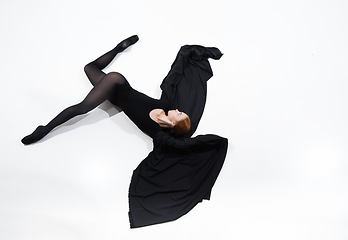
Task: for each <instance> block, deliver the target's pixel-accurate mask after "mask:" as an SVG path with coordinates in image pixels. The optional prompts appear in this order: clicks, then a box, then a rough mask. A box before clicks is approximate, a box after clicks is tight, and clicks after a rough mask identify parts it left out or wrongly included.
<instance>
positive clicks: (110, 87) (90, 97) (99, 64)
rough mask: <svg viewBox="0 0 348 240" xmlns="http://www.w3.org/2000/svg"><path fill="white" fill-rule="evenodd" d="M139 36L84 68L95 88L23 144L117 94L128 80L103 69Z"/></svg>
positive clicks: (34, 140)
mask: <svg viewBox="0 0 348 240" xmlns="http://www.w3.org/2000/svg"><path fill="white" fill-rule="evenodd" d="M138 39H139V38H138V36H136V35H135V36H132V37H130V38H127V39H125V40H123V41H122V42H120V43H119V44H118V45H117V46H116V47H115V48H114V49H112V50H111V51H109V52H107V53H105V54H104V55H102V56H101V57H99V58H97V59H96V60H94V61H93V62H91V63H89V64H87V65H86V66H85V68H84V70H85V73H86V75H87V77H88V79H89V80H90V82H91V83H92V85H93V86H94V87H93V88H92V90H91V91H90V92H89V93H88V94H87V96H86V97H85V99H84V100H83V101H82V102H80V103H78V104H76V105H73V106H70V107H68V108H66V109H64V110H63V111H62V112H61V113H59V114H58V115H57V116H56V117H55V118H54V119H52V120H51V121H50V122H49V123H48V124H47V125H46V126H38V127H37V128H36V130H35V131H34V132H33V133H32V134H30V135H28V136H26V137H24V138H23V139H22V143H23V144H31V143H34V142H37V141H39V140H40V139H42V138H43V137H44V136H46V135H47V134H48V133H49V132H50V131H51V130H52V129H54V128H55V127H57V126H59V125H61V124H62V123H64V122H66V121H68V120H69V119H71V118H73V117H75V116H78V115H81V114H85V113H87V112H89V111H91V110H92V109H94V108H96V107H97V106H99V105H100V104H101V103H103V102H104V101H105V100H107V99H109V98H110V97H111V96H112V95H113V94H115V93H116V89H117V88H118V87H119V86H120V85H122V84H125V83H126V79H125V78H124V77H123V76H122V75H121V74H120V73H116V72H111V73H108V74H105V73H104V72H103V71H102V69H103V68H105V67H106V66H107V65H108V64H109V63H110V62H111V61H112V60H113V59H114V57H115V56H116V55H117V54H118V53H120V52H122V51H123V50H125V49H126V48H127V47H129V46H130V45H132V44H134V43H136V42H137V41H138Z"/></svg>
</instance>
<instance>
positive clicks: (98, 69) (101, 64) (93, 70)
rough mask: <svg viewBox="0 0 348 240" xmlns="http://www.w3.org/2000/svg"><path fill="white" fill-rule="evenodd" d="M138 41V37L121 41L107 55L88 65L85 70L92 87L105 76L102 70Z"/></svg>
mask: <svg viewBox="0 0 348 240" xmlns="http://www.w3.org/2000/svg"><path fill="white" fill-rule="evenodd" d="M138 40H139V37H138V36H137V35H134V36H131V37H129V38H127V39H125V40H123V41H121V42H120V43H119V44H118V45H117V46H116V47H115V48H114V49H112V50H111V51H109V52H107V53H105V54H104V55H102V56H101V57H99V58H97V59H96V60H94V61H93V62H90V63H88V64H87V65H86V66H85V68H84V70H85V73H86V75H87V77H88V79H89V81H90V82H91V83H92V85H93V86H95V85H96V84H97V83H98V82H99V81H100V80H101V79H102V78H103V77H104V76H105V73H104V72H103V71H102V70H103V69H104V68H105V67H106V66H107V65H108V64H109V63H110V62H111V61H112V60H113V59H114V58H115V56H116V55H117V54H118V53H120V52H123V51H124V50H125V49H126V48H128V47H129V46H131V45H133V44H134V43H136V42H137V41H138Z"/></svg>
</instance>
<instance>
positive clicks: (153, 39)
mask: <svg viewBox="0 0 348 240" xmlns="http://www.w3.org/2000/svg"><path fill="white" fill-rule="evenodd" d="M347 10H348V3H347V2H345V1H342V0H340V1H339V0H323V1H314V0H313V1H310V0H301V1H299V0H295V1H275V0H273V1H272V0H263V1H252V0H246V1H228V0H216V1H198V0H194V1H191V0H185V1H183V0H177V1H159V0H147V1H140V0H137V1H136V0H134V1H118V0H101V1H88V0H87V1H86V0H85V1H82V0H59V1H57V0H53V1H43V0H33V1H24V0H14V1H2V2H1V3H0V30H1V38H0V61H1V62H0V63H1V71H0V81H1V88H0V97H1V102H2V107H1V108H2V109H1V110H2V111H1V112H2V113H1V126H0V133H1V136H2V137H1V140H0V141H1V142H0V146H1V153H0V239H2V240H23V239H25V240H47V239H50V240H55V239H64V240H69V239H72V240H80V239H83V240H90V239H151V240H156V239H181V240H186V239H190V240H191V239H236V240H249V239H252V240H256V239H257V240H260V239H267V240H273V239H274V240H280V239H281V240H288V239H291V240H313V239H315V240H323V239H329V240H347V239H348V228H347V226H348V204H347V203H348V175H347V171H348V147H347V146H348V124H347V123H348V111H347V110H348V109H347V104H348V94H347V92H348V71H347V66H348V45H347V43H348V15H347ZM133 34H138V35H139V37H140V40H139V42H138V43H137V44H136V45H134V46H132V47H131V48H129V49H128V50H126V51H125V52H124V53H122V54H121V55H120V56H119V57H117V58H116V61H114V62H113V64H112V65H111V66H109V67H108V68H107V69H106V71H107V72H109V71H118V72H121V73H122V74H123V75H124V76H126V78H127V79H128V81H129V82H130V83H131V84H132V86H133V87H134V88H136V89H138V90H139V91H141V92H144V93H146V94H148V95H150V96H152V97H159V96H160V89H159V85H160V83H161V81H162V80H163V78H164V77H165V76H166V74H167V73H168V71H169V69H170V65H171V64H172V62H173V60H174V58H175V56H176V53H177V51H178V50H179V48H180V46H182V45H185V44H199V45H204V46H210V47H213V46H214V47H218V48H219V49H220V50H221V51H222V52H223V53H224V56H223V57H222V58H221V59H220V60H219V61H215V60H211V61H210V62H211V65H212V68H213V71H214V77H213V78H212V79H211V80H209V82H208V99H207V104H206V109H205V112H204V115H203V117H202V120H201V124H200V126H199V127H198V129H197V132H196V133H195V135H198V134H206V133H214V134H218V135H221V136H224V137H227V138H228V139H229V150H228V155H227V158H226V161H225V165H224V167H223V169H222V171H221V174H220V176H219V178H218V179H217V182H216V184H215V186H214V188H213V192H212V197H211V200H210V201H204V202H203V203H200V204H199V205H197V207H196V208H194V209H193V210H192V211H191V212H190V213H189V214H187V215H185V216H184V217H182V218H180V219H178V220H177V221H174V222H170V223H165V224H160V225H155V226H150V227H145V228H140V229H132V230H131V229H130V228H129V222H128V198H127V195H128V185H129V182H130V178H131V174H132V171H133V169H135V167H136V166H137V165H138V164H139V162H140V161H141V160H142V159H143V158H144V157H146V156H147V154H148V153H149V152H150V151H151V149H152V142H151V139H150V138H148V137H147V136H145V135H144V134H143V133H141V132H140V131H139V130H138V129H137V128H136V127H135V126H134V125H133V123H131V122H130V121H129V120H128V119H127V117H126V116H125V115H124V114H123V113H122V112H121V113H118V112H117V111H116V110H114V109H113V108H112V106H111V105H110V104H108V103H105V104H103V105H102V106H101V107H98V108H97V109H96V110H94V111H92V112H90V113H89V114H87V115H85V116H82V117H78V118H76V119H74V120H72V121H70V122H68V123H67V124H64V126H62V127H60V128H58V129H56V130H55V131H53V132H52V133H51V134H49V135H48V136H47V137H46V138H44V139H43V140H42V141H40V142H38V143H36V144H33V145H30V146H24V145H22V143H21V142H20V140H21V138H23V137H24V136H25V135H27V134H30V133H31V132H32V131H33V130H34V129H35V128H36V126H37V125H40V124H46V123H47V122H48V121H49V120H50V119H51V118H53V117H54V116H55V115H56V114H58V113H59V112H60V111H61V110H63V109H64V108H65V107H68V106H69V105H72V104H75V103H77V102H79V101H80V100H82V98H83V97H84V96H85V95H86V93H87V92H88V91H89V90H90V88H91V85H90V83H89V82H88V80H87V78H86V76H85V75H84V72H83V67H84V65H85V64H86V63H88V62H90V61H92V60H94V59H95V58H97V57H98V56H99V55H101V54H103V53H105V52H106V51H108V50H110V49H111V48H113V47H114V46H115V45H116V44H117V43H118V42H119V41H120V40H122V39H124V38H126V37H128V36H130V35H133Z"/></svg>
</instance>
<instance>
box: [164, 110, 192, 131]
mask: <svg viewBox="0 0 348 240" xmlns="http://www.w3.org/2000/svg"><path fill="white" fill-rule="evenodd" d="M168 119H169V120H170V121H171V122H172V126H173V128H172V131H173V132H174V134H175V135H178V136H180V135H184V134H185V133H187V132H188V131H190V128H191V121H190V118H189V116H188V115H187V114H186V113H184V112H180V111H179V110H178V109H176V110H171V111H169V112H168Z"/></svg>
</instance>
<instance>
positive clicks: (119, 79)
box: [106, 72, 126, 84]
mask: <svg viewBox="0 0 348 240" xmlns="http://www.w3.org/2000/svg"><path fill="white" fill-rule="evenodd" d="M106 77H107V78H108V79H109V80H110V81H112V82H114V83H115V84H124V83H125V82H126V78H125V77H124V76H123V75H122V74H121V73H118V72H110V73H108V74H107V75H106Z"/></svg>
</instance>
